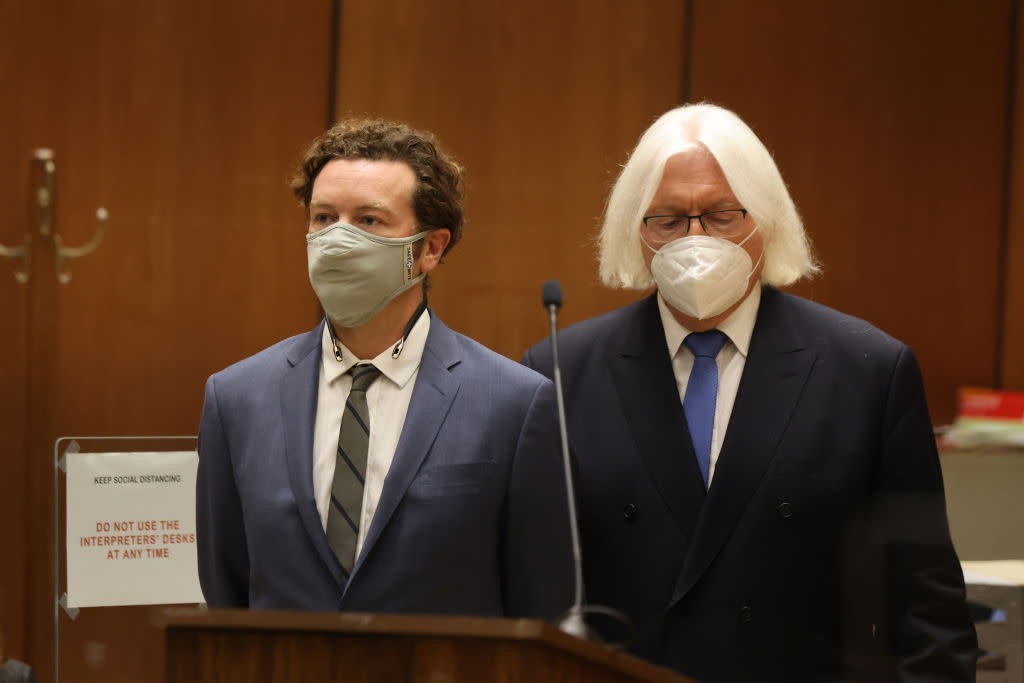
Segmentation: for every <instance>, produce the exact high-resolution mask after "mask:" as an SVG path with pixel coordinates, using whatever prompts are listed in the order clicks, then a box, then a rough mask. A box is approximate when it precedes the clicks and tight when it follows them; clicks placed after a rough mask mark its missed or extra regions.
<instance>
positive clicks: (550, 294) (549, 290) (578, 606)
mask: <svg viewBox="0 0 1024 683" xmlns="http://www.w3.org/2000/svg"><path fill="white" fill-rule="evenodd" d="M543 298H544V308H546V309H548V314H549V315H550V316H551V358H552V367H553V374H554V378H555V398H556V399H557V403H558V429H559V431H560V432H561V434H562V464H563V465H564V467H565V490H566V498H567V499H568V501H569V530H570V532H571V534H572V559H573V566H574V568H575V573H576V577H575V579H576V581H575V583H576V596H575V598H574V599H573V603H572V607H570V608H569V611H568V612H566V614H565V616H564V617H563V618H562V619H561V621H559V622H558V628H559V629H561V630H562V631H564V632H566V633H569V634H571V635H574V636H576V637H578V638H586V637H588V635H589V633H588V629H587V625H586V622H585V621H584V620H583V560H582V557H581V555H580V531H579V527H578V526H577V523H576V494H575V492H574V490H573V485H572V463H571V461H570V460H569V434H568V431H567V430H566V427H565V399H564V398H563V397H562V371H561V369H560V368H559V365H558V309H559V308H560V307H561V305H562V286H561V285H560V284H558V281H557V280H548V281H547V282H545V283H544V290H543Z"/></svg>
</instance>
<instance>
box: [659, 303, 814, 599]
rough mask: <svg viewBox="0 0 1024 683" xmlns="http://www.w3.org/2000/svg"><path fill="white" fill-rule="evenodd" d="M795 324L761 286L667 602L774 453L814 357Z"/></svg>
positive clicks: (738, 511) (707, 560) (699, 570)
mask: <svg viewBox="0 0 1024 683" xmlns="http://www.w3.org/2000/svg"><path fill="white" fill-rule="evenodd" d="M795 330H796V326H795V324H794V323H793V322H792V321H788V320H787V319H786V310H785V302H784V300H783V295H782V294H780V293H779V292H778V291H776V290H774V289H772V288H769V287H765V288H764V290H763V291H762V297H761V306H760V309H759V310H758V315H757V323H756V324H755V326H754V334H753V337H752V338H751V343H750V351H749V353H748V356H747V361H746V364H745V365H744V367H743V375H742V377H741V379H740V386H739V391H738V392H737V394H736V402H735V404H734V406H733V411H732V415H731V416H730V418H729V427H728V429H727V431H726V435H725V442H724V443H723V444H722V451H721V453H720V454H719V458H718V461H717V464H716V466H715V473H714V478H713V479H712V480H711V488H710V489H709V491H708V496H707V500H706V501H705V503H704V508H703V510H701V515H700V520H699V522H698V524H697V529H696V532H695V535H694V540H693V544H692V545H691V546H690V552H689V554H688V555H687V559H686V562H685V563H684V564H683V571H682V573H681V574H680V577H679V580H678V582H677V583H676V590H675V592H674V595H673V597H672V602H671V604H672V605H674V604H675V603H676V602H678V601H679V600H680V599H681V598H682V597H683V596H684V595H685V594H686V593H687V591H689V590H690V589H691V588H692V587H693V585H694V584H695V583H696V582H697V580H698V579H699V578H700V577H701V575H702V574H703V573H704V572H705V570H706V569H707V568H708V566H709V565H710V564H711V562H712V560H714V558H715V555H717V554H718V552H719V550H721V548H722V545H723V544H724V543H725V541H726V539H727V538H728V537H729V535H730V534H731V533H732V531H733V529H734V527H735V526H736V523H737V522H738V521H739V518H740V516H741V515H742V514H743V512H744V510H745V509H746V506H747V503H748V501H749V500H750V498H751V496H752V495H753V494H754V492H755V491H756V490H757V488H758V486H760V484H761V480H762V479H763V477H764V474H765V472H766V471H767V469H768V466H769V464H770V463H771V461H772V458H773V457H774V456H775V452H776V448H777V446H778V444H779V440H780V439H781V438H782V434H783V432H784V431H785V428H786V425H787V424H788V423H789V420H790V416H791V415H792V413H793V410H794V409H795V408H796V405H797V402H798V401H799V398H800V394H801V393H802V391H803V388H804V386H805V384H806V382H807V378H808V376H809V375H810V372H811V368H812V366H813V365H814V359H815V354H814V353H813V352H812V351H810V350H808V349H806V348H805V345H804V344H803V343H802V341H801V340H800V339H799V338H798V335H797V333H796V331H795Z"/></svg>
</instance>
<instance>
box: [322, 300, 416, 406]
mask: <svg viewBox="0 0 1024 683" xmlns="http://www.w3.org/2000/svg"><path fill="white" fill-rule="evenodd" d="M429 332H430V311H423V313H422V314H421V315H420V318H419V320H417V321H416V324H415V325H413V326H412V330H410V331H409V336H408V337H406V339H405V346H403V347H402V353H401V354H400V355H399V356H398V358H392V357H391V353H392V352H393V351H394V348H395V344H397V343H398V341H399V340H398V339H396V340H395V341H394V343H392V344H389V345H388V348H386V349H384V350H383V351H381V352H380V354H379V355H378V356H377V357H376V358H373V359H370V362H372V363H373V364H374V365H375V366H376V367H377V369H378V370H380V372H381V374H382V375H384V376H385V377H387V378H388V379H389V380H391V381H392V382H393V383H394V384H396V385H397V386H398V387H399V388H402V387H404V386H405V385H406V383H407V382H408V381H409V380H410V379H412V376H413V375H414V374H415V373H416V370H418V369H419V367H420V361H421V360H422V359H423V349H424V348H426V345H427V335H428V334H429ZM338 350H340V351H341V360H340V361H339V360H338V359H336V358H335V357H334V344H333V343H331V332H330V330H328V329H327V321H326V320H325V321H324V331H323V335H322V336H321V340H320V356H321V361H320V362H321V366H322V367H323V369H324V379H326V380H327V383H328V384H332V383H333V382H334V381H335V380H337V379H338V378H339V377H342V376H343V375H344V374H345V373H347V372H348V371H349V369H350V368H351V367H352V366H353V365H357V364H359V363H360V362H366V360H367V359H360V358H356V356H355V354H354V353H352V352H351V351H349V350H348V347H346V346H345V345H344V344H342V343H341V340H340V339H339V340H338Z"/></svg>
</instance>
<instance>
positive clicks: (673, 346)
mask: <svg viewBox="0 0 1024 683" xmlns="http://www.w3.org/2000/svg"><path fill="white" fill-rule="evenodd" d="M760 306H761V283H760V282H758V283H757V284H756V285H754V288H753V289H751V290H750V294H748V295H747V298H746V299H744V300H743V302H742V303H741V304H740V305H739V306H738V307H737V308H736V310H735V311H733V312H732V314H731V315H730V316H729V317H728V318H726V319H725V320H723V321H722V322H721V323H719V325H718V327H717V329H718V330H721V331H722V332H724V333H725V336H726V337H728V338H729V341H731V342H732V343H733V345H734V346H735V347H736V348H737V350H739V352H740V353H741V354H742V355H743V357H744V358H746V357H747V351H748V350H749V349H750V337H751V336H753V334H754V323H755V322H757V310H758V308H760ZM658 312H659V313H660V314H661V324H662V326H663V327H664V328H665V342H666V343H667V344H668V353H669V358H675V357H676V353H678V352H679V347H680V346H682V345H683V340H684V339H686V335H688V334H690V332H692V330H688V329H686V328H685V327H683V326H682V325H680V324H679V321H678V320H676V317H675V316H674V315H672V310H671V309H670V308H669V307H668V304H667V303H665V300H664V299H663V298H662V297H661V293H660V292H659V293H658Z"/></svg>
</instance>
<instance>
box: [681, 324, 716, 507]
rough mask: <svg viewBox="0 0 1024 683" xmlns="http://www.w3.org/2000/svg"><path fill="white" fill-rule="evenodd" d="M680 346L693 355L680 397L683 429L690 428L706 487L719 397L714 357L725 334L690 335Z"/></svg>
mask: <svg viewBox="0 0 1024 683" xmlns="http://www.w3.org/2000/svg"><path fill="white" fill-rule="evenodd" d="M683 343H684V344H686V348H688V349H690V351H692V352H693V370H691V371H690V380H689V381H688V382H687V384H686V396H684V397H683V414H684V415H686V426H687V427H689V429H690V438H691V439H693V451H694V453H696V454H697V464H698V465H700V473H701V475H703V477H704V486H705V488H706V487H707V485H708V472H709V470H710V469H711V430H712V429H714V426H715V401H716V399H717V398H718V363H717V362H716V361H715V356H717V355H718V352H719V351H721V350H722V345H723V344H724V343H725V334H723V333H722V332H719V331H718V330H708V331H707V332H691V333H690V334H688V335H687V336H686V339H685V340H683Z"/></svg>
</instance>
